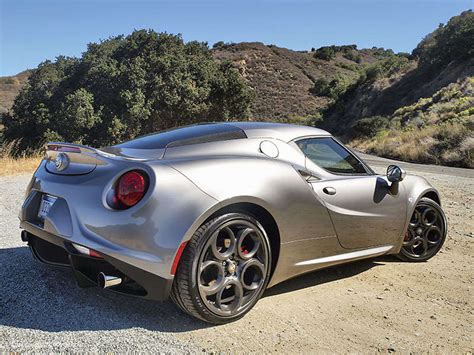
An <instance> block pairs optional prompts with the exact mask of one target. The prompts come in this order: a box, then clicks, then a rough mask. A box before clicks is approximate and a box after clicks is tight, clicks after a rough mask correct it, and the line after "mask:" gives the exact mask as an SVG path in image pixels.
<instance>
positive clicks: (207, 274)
mask: <svg viewBox="0 0 474 355" xmlns="http://www.w3.org/2000/svg"><path fill="white" fill-rule="evenodd" d="M270 265H271V253H270V244H269V241H268V237H267V235H266V233H265V230H264V229H263V227H262V226H261V225H260V223H259V222H258V221H257V220H256V219H254V218H253V217H251V216H248V215H246V214H242V213H228V214H224V215H222V216H219V217H217V218H214V219H212V220H211V221H209V222H207V223H205V224H203V225H202V226H201V227H200V228H199V229H198V230H197V231H196V232H195V233H194V235H193V237H192V238H191V239H190V241H189V242H188V244H187V246H186V249H185V250H184V253H183V255H182V257H181V260H180V262H179V265H178V269H177V272H176V276H175V280H174V282H173V288H172V291H171V298H172V300H173V301H174V302H175V303H176V304H177V305H178V306H179V307H180V308H181V309H182V310H183V311H185V312H186V313H188V314H190V315H192V316H194V317H197V318H199V319H202V320H204V321H206V322H210V323H214V324H223V323H227V322H231V321H234V320H237V319H239V318H241V317H243V316H244V315H245V314H246V313H247V312H248V311H249V310H250V309H251V308H252V307H253V306H254V305H255V303H257V301H258V300H259V299H260V297H261V295H262V294H263V291H264V290H265V288H266V286H267V283H268V279H269V275H270Z"/></svg>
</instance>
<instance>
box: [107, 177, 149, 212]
mask: <svg viewBox="0 0 474 355" xmlns="http://www.w3.org/2000/svg"><path fill="white" fill-rule="evenodd" d="M147 189H148V175H147V174H145V172H143V171H140V170H132V171H128V172H126V173H125V174H123V175H122V176H121V177H120V178H119V179H118V181H117V183H116V185H115V188H114V191H113V192H114V195H113V197H112V200H111V201H110V202H109V204H110V205H111V207H112V208H114V209H117V210H124V209H127V208H130V207H132V206H135V205H136V204H137V203H138V202H140V200H141V199H142V198H143V196H145V193H146V191H147Z"/></svg>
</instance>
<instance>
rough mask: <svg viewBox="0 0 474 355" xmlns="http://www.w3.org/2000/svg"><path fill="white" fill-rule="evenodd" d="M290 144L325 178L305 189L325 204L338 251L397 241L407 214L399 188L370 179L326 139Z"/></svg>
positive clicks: (376, 177)
mask: <svg viewBox="0 0 474 355" xmlns="http://www.w3.org/2000/svg"><path fill="white" fill-rule="evenodd" d="M296 144H297V145H298V146H299V147H300V149H301V150H302V151H303V153H304V154H305V155H306V157H307V159H309V160H310V164H316V165H317V166H319V167H321V168H323V169H325V170H326V171H327V172H328V173H330V174H327V175H326V176H324V177H321V179H320V180H313V181H312V182H311V185H312V187H313V189H314V192H315V193H316V195H317V196H318V197H320V198H321V199H322V200H323V201H324V202H325V204H326V208H327V209H328V211H329V215H330V216H331V220H332V223H333V225H334V229H335V230H336V234H337V237H338V238H339V241H340V243H341V245H342V246H343V247H344V248H347V249H358V248H367V247H373V246H379V245H390V244H394V243H395V242H396V241H397V240H398V238H399V237H400V236H401V235H402V233H403V228H404V225H405V221H406V211H407V203H406V196H405V192H404V189H403V185H401V184H400V186H399V188H398V189H392V188H391V183H389V182H388V180H387V179H386V178H385V177H384V176H380V175H375V174H373V173H372V172H371V171H370V170H369V169H368V168H367V167H366V166H365V165H364V164H363V163H362V162H361V161H360V160H359V159H357V157H355V156H354V155H353V154H352V153H351V152H350V151H349V150H347V149H346V148H344V147H343V146H342V145H341V144H339V143H338V142H336V141H335V140H334V139H332V138H330V137H325V138H308V139H304V140H301V141H298V142H296ZM309 168H310V166H309Z"/></svg>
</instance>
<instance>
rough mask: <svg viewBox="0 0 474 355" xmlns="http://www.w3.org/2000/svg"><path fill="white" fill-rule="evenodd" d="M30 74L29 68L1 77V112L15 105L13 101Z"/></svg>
mask: <svg viewBox="0 0 474 355" xmlns="http://www.w3.org/2000/svg"><path fill="white" fill-rule="evenodd" d="M29 75H30V71H29V70H25V71H22V72H21V73H18V74H17V75H14V76H3V77H0V114H1V113H3V112H7V111H8V110H10V108H11V107H12V106H13V101H14V100H15V97H16V96H17V95H18V92H19V91H20V90H21V88H22V87H23V85H25V83H26V81H27V80H28V77H29Z"/></svg>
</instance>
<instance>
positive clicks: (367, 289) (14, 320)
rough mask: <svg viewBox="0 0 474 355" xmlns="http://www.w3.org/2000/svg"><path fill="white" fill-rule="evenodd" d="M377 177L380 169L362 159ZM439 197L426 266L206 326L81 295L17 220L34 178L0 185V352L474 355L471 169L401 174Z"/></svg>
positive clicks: (158, 306) (372, 265)
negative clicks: (441, 223) (440, 214)
mask: <svg viewBox="0 0 474 355" xmlns="http://www.w3.org/2000/svg"><path fill="white" fill-rule="evenodd" d="M368 160H369V163H370V164H371V166H373V167H375V168H376V170H378V171H383V169H382V167H383V166H386V164H387V161H386V160H381V159H378V158H377V159H373V158H369V159H368ZM405 167H406V168H407V169H408V171H409V172H413V173H419V174H421V175H423V176H426V177H427V178H428V179H429V180H430V181H431V182H432V183H433V184H434V186H436V187H437V188H438V189H439V190H440V192H441V194H442V199H443V206H444V208H445V211H446V214H447V216H448V220H449V222H448V223H449V235H448V238H447V241H446V244H445V246H444V247H443V249H442V250H441V252H440V254H439V255H437V256H436V257H435V258H433V259H431V260H430V261H428V262H427V263H422V264H410V263H403V262H400V261H398V260H396V259H394V258H392V257H382V258H377V259H375V260H366V261H360V262H356V263H352V264H347V265H342V266H337V267H333V268H330V269H326V270H322V271H318V272H314V273H311V274H307V275H304V276H302V277H299V278H296V279H293V280H290V281H287V282H284V283H282V284H280V285H277V286H275V287H273V288H271V289H269V290H268V291H267V292H266V294H265V297H264V298H263V299H262V300H260V301H259V303H258V304H257V305H256V307H255V308H254V309H253V310H252V311H251V312H250V313H249V314H248V315H247V316H246V317H244V318H243V319H242V320H240V321H237V322H235V323H232V324H228V325H224V326H218V327H213V326H210V325H207V324H204V323H202V322H199V321H196V320H194V319H192V318H189V317H187V316H186V315H184V314H182V313H181V312H180V311H178V310H177V309H176V308H175V307H174V305H173V304H172V303H171V302H163V303H154V302H149V301H143V300H140V299H134V298H129V297H125V296H119V295H115V294H112V293H108V292H103V291H101V290H98V289H80V288H78V287H77V286H76V284H75V281H74V280H73V278H72V275H71V272H70V271H69V270H64V269H55V268H50V267H47V266H43V265H41V264H38V263H37V262H35V261H33V259H32V257H31V255H30V253H29V250H28V249H27V248H26V247H25V245H24V244H23V243H22V242H21V241H20V237H19V229H18V219H17V212H18V208H19V206H20V204H21V201H22V198H23V190H24V188H25V186H26V184H27V182H28V180H29V176H27V175H20V176H15V177H6V178H0V195H1V196H2V199H1V201H0V231H1V232H0V352H5V351H15V352H17V351H36V352H60V351H61V352H64V351H78V352H81V351H107V352H108V351H160V352H197V351H202V350H205V351H209V352H211V351H212V352H220V351H223V352H241V351H246V352H248V351H256V352H270V351H279V352H289V351H291V352H295V351H300V352H301V351H304V352H309V351H331V352H362V351H364V352H368V351H370V352H375V351H381V352H393V351H397V352H398V351H401V352H428V351H430V352H443V353H452V352H456V353H459V352H464V353H465V352H473V351H474V348H473V340H472V335H473V326H472V324H473V323H474V310H473V304H474V302H473V301H474V298H473V290H472V285H473V280H474V269H473V259H474V255H473V245H474V220H473V215H474V214H473V208H474V205H473V201H472V199H473V194H474V171H473V170H465V169H453V168H442V167H430V166H421V165H415V164H406V165H405Z"/></svg>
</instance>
